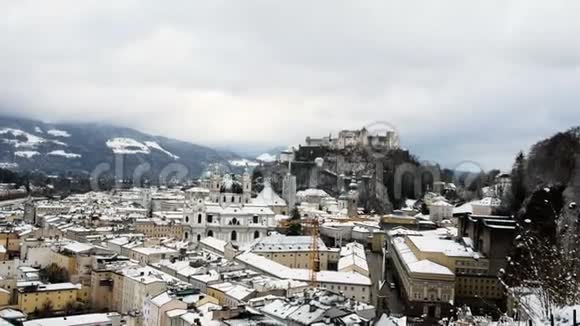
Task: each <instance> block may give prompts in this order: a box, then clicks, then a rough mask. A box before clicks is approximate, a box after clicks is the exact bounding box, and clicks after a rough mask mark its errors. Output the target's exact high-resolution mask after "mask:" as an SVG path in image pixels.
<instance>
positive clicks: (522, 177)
mask: <svg viewBox="0 0 580 326" xmlns="http://www.w3.org/2000/svg"><path fill="white" fill-rule="evenodd" d="M511 177H512V185H511V190H510V192H509V194H508V205H509V210H510V211H511V212H512V214H516V213H517V212H518V211H519V210H520V208H521V207H522V205H523V203H524V200H526V196H527V195H528V190H527V184H526V157H525V156H524V153H523V152H520V153H519V154H518V156H517V157H516V161H515V163H514V165H513V168H512V173H511Z"/></svg>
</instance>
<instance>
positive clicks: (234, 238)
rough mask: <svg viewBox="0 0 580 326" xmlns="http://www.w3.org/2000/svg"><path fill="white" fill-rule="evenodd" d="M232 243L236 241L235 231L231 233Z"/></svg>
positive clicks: (236, 234)
mask: <svg viewBox="0 0 580 326" xmlns="http://www.w3.org/2000/svg"><path fill="white" fill-rule="evenodd" d="M231 239H232V241H237V240H238V233H237V232H236V230H234V231H232V237H231Z"/></svg>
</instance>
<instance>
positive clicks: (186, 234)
mask: <svg viewBox="0 0 580 326" xmlns="http://www.w3.org/2000/svg"><path fill="white" fill-rule="evenodd" d="M187 239H189V232H185V240H187Z"/></svg>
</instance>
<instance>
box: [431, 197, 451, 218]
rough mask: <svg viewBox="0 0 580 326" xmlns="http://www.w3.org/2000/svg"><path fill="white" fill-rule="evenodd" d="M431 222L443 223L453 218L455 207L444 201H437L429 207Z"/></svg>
mask: <svg viewBox="0 0 580 326" xmlns="http://www.w3.org/2000/svg"><path fill="white" fill-rule="evenodd" d="M429 215H430V216H431V221H433V222H441V221H443V220H448V219H451V218H452V217H453V205H451V204H449V203H448V202H446V201H444V200H437V201H435V202H433V203H431V205H430V206H429Z"/></svg>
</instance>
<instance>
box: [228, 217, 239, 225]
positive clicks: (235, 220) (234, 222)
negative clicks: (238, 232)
mask: <svg viewBox="0 0 580 326" xmlns="http://www.w3.org/2000/svg"><path fill="white" fill-rule="evenodd" d="M229 224H230V225H240V222H239V221H238V219H237V218H235V217H234V218H232V220H231V221H230V223H229Z"/></svg>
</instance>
